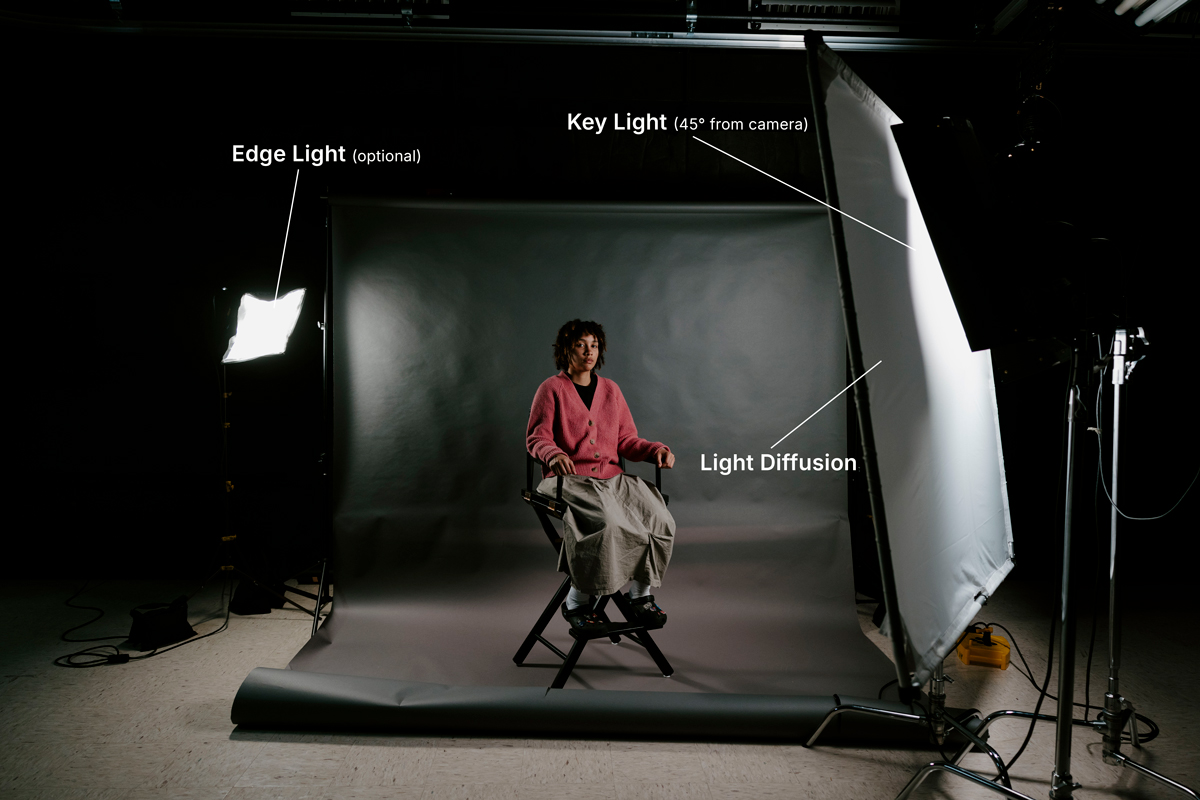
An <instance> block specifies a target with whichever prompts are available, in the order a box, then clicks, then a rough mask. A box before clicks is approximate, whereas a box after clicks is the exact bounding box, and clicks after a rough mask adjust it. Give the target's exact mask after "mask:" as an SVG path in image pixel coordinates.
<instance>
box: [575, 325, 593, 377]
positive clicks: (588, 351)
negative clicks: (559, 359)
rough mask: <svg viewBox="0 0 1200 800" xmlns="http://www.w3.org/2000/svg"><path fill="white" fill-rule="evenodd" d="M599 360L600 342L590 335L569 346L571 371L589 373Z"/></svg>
mask: <svg viewBox="0 0 1200 800" xmlns="http://www.w3.org/2000/svg"><path fill="white" fill-rule="evenodd" d="M599 358H600V342H598V341H596V337H595V336H592V335H591V334H590V333H589V334H588V335H587V336H584V337H582V338H580V339H579V340H578V341H576V342H575V344H574V345H572V346H571V371H572V372H591V371H592V370H593V369H595V368H596V362H597V361H598V360H599Z"/></svg>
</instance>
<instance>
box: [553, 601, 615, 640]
mask: <svg viewBox="0 0 1200 800" xmlns="http://www.w3.org/2000/svg"><path fill="white" fill-rule="evenodd" d="M562 615H563V619H565V620H566V621H567V622H569V623H571V627H572V628H574V629H575V630H578V631H585V632H587V633H588V634H591V633H592V632H593V631H606V630H608V628H607V625H608V623H606V622H605V621H604V620H603V619H601V618H600V615H599V614H597V613H596V612H595V611H593V610H592V607H591V605H582V606H578V607H577V608H567V604H566V603H563V604H562Z"/></svg>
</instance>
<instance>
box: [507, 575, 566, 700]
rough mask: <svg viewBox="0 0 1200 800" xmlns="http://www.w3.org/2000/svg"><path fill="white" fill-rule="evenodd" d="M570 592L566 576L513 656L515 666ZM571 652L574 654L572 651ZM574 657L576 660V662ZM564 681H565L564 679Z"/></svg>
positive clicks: (522, 658) (527, 652)
mask: <svg viewBox="0 0 1200 800" xmlns="http://www.w3.org/2000/svg"><path fill="white" fill-rule="evenodd" d="M569 591H571V577H570V576H569V575H568V576H567V577H566V578H563V582H562V585H561V586H559V587H558V591H557V592H555V593H554V597H553V598H551V600H550V605H548V606H546V610H545V611H543V612H542V615H541V616H540V617H538V621H537V622H536V623H535V624H534V626H533V628H532V629H531V630H530V631H529V635H528V636H526V637H525V641H524V642H522V643H521V647H520V649H518V650H517V654H516V655H515V656H513V661H514V662H516V663H517V664H523V663H525V659H526V657H528V656H529V651H530V650H532V649H533V645H534V644H535V643H536V642H537V640H538V637H539V636H541V635H542V631H544V630H546V626H547V625H549V624H550V620H552V619H554V615H555V614H557V613H558V609H559V607H560V606H561V605H562V603H563V601H564V600H566V599H567V592H569ZM571 652H575V651H574V650H572V651H571ZM578 658H579V657H578V656H576V660H578ZM564 680H566V679H565V678H564Z"/></svg>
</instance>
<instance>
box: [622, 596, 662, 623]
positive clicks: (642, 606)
mask: <svg viewBox="0 0 1200 800" xmlns="http://www.w3.org/2000/svg"><path fill="white" fill-rule="evenodd" d="M624 597H625V600H626V602H628V603H629V610H630V612H631V613H632V614H633V619H631V620H630V622H637V623H639V624H641V625H645V626H646V627H647V628H661V627H662V626H663V625H666V624H667V612H665V611H663V610H662V609H661V608H659V607H658V603H655V602H654V595H652V594H648V595H646V596H645V597H636V598H635V597H630V596H629V595H628V594H626V595H625V596H624Z"/></svg>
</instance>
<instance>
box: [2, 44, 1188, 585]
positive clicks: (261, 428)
mask: <svg viewBox="0 0 1200 800" xmlns="http://www.w3.org/2000/svg"><path fill="white" fill-rule="evenodd" d="M2 36H3V39H2V41H0V52H2V53H3V55H2V56H0V58H2V59H3V66H4V67H5V69H6V74H8V75H10V76H19V77H17V79H16V80H15V81H10V90H9V91H8V92H7V95H6V97H5V99H4V101H3V103H4V107H5V116H6V118H7V119H8V120H9V122H8V124H7V125H6V127H5V131H4V134H3V136H4V137H5V142H4V152H5V153H6V154H8V174H9V175H11V176H12V179H11V181H10V182H9V187H8V188H9V192H8V193H7V194H8V197H7V199H6V201H5V203H6V206H7V210H6V212H5V215H4V217H5V230H6V233H7V236H6V237H5V238H6V248H5V249H6V254H7V256H8V258H7V259H6V262H7V263H8V272H9V274H11V275H13V276H14V278H15V280H13V281H12V282H11V283H10V286H11V289H10V295H9V298H10V308H12V309H15V310H16V314H15V316H16V321H15V323H14V324H12V325H10V329H11V330H12V335H13V338H14V348H15V350H16V352H17V358H16V359H15V360H14V363H13V369H12V372H11V375H10V382H11V384H12V385H14V386H20V387H22V389H23V391H22V392H21V393H20V394H19V395H18V396H17V398H16V402H17V403H19V404H20V406H21V407H22V409H23V412H22V415H21V417H20V422H19V423H18V426H17V427H18V430H19V431H20V435H19V436H18V437H17V442H18V446H17V448H16V453H15V456H14V460H15V461H16V462H17V467H18V469H19V470H20V472H21V473H22V474H23V475H27V476H30V479H29V480H28V481H27V486H26V491H25V492H24V493H23V495H22V496H21V497H20V499H19V501H18V502H19V505H20V506H21V507H22V508H23V510H24V511H26V512H27V513H26V514H25V515H24V516H28V517H30V518H31V519H32V520H33V522H31V523H29V525H30V528H31V530H30V534H31V535H30V541H31V542H32V543H33V545H34V553H35V555H34V557H33V558H32V559H31V560H30V561H29V562H28V566H27V571H28V572H29V573H32V574H38V575H59V574H63V573H64V572H67V573H72V574H95V573H103V574H117V573H120V574H133V575H158V574H165V573H174V574H187V575H203V574H205V573H207V572H208V571H210V570H211V569H212V568H213V566H214V565H215V564H216V563H217V562H219V561H221V560H222V557H221V556H220V555H219V554H218V548H217V545H216V540H217V539H218V538H219V536H220V535H221V534H223V533H224V531H225V528H224V525H225V523H224V521H223V520H224V514H225V511H224V503H225V501H226V500H227V499H233V501H234V503H235V504H236V505H235V506H234V510H235V514H234V518H235V519H236V520H238V521H239V522H238V523H237V524H238V526H239V527H238V532H239V533H240V535H242V536H243V538H245V537H250V538H257V539H258V546H257V547H256V549H257V550H258V551H259V552H260V553H261V552H265V553H267V554H268V555H266V556H260V558H261V559H263V563H264V564H265V566H263V569H268V570H273V571H276V572H283V571H286V570H288V569H298V568H300V567H302V566H304V563H303V562H305V561H306V560H307V559H309V556H310V555H315V551H316V550H317V549H318V548H317V544H316V541H317V538H318V536H317V535H318V525H317V522H316V519H317V514H316V500H315V498H316V491H317V489H316V487H317V484H316V458H317V454H318V453H319V452H320V428H319V421H320V409H321V404H320V381H321V364H320V357H319V356H320V333H319V331H318V330H317V326H316V324H315V323H316V320H317V319H318V313H317V312H318V307H317V306H318V301H317V294H316V293H317V292H318V291H319V288H320V286H321V282H322V271H323V268H324V230H323V227H322V225H323V214H324V210H323V203H322V200H321V196H322V194H323V193H324V192H325V191H326V189H330V190H332V191H335V192H342V193H369V194H385V195H407V196H440V197H446V196H453V197H494V198H530V199H534V198H536V199H564V200H565V199H595V200H606V199H609V200H625V201H632V200H672V199H678V200H693V201H695V200H724V201H754V200H794V199H798V198H797V197H796V195H795V194H794V193H792V192H791V191H790V190H788V189H786V188H785V187H782V186H780V185H779V184H777V183H775V182H773V181H770V180H768V179H766V178H764V177H763V176H761V175H759V174H757V173H754V172H752V171H750V170H748V169H746V168H744V167H741V166H739V165H737V164H734V163H732V162H730V161H729V160H728V159H725V158H724V157H722V156H720V155H719V154H716V153H714V152H713V151H712V150H710V149H709V148H707V147H705V146H704V145H702V144H700V143H698V142H695V141H693V140H692V139H691V138H690V137H689V136H687V135H685V134H681V133H669V134H654V135H646V136H642V137H635V136H631V135H628V134H625V135H620V136H618V135H613V134H612V133H611V132H609V133H606V134H605V135H600V136H593V135H591V134H587V135H582V134H569V133H568V132H567V131H566V130H565V128H566V125H565V121H566V115H567V113H568V111H571V112H575V111H581V112H584V113H586V114H592V115H601V114H605V115H611V114H612V113H613V112H617V111H620V112H625V111H628V112H630V113H633V114H638V113H645V112H649V113H655V114H657V113H666V114H668V115H675V114H687V115H693V116H703V117H714V116H718V117H720V116H723V117H726V118H741V119H747V120H748V119H752V118H762V117H774V118H789V117H795V116H803V115H806V114H808V113H809V111H808V103H807V89H806V86H805V82H804V73H803V52H774V51H753V52H743V51H738V52H734V51H712V50H700V49H684V48H643V47H629V48H626V47H595V46H593V47H578V48H568V47H564V46H557V45H487V44H477V45H467V44H423V45H412V44H397V43H381V42H361V41H353V42H351V41H330V40H307V41H273V40H266V39H252V38H237V39H224V40H218V39H214V38H186V37H143V36H134V35H112V34H106V35H96V34H91V35H85V34H74V33H70V32H65V31H61V30H57V31H56V30H50V31H46V30H30V29H24V28H16V27H9V28H7V29H5V30H4V31H3V32H2ZM844 57H845V59H846V60H847V61H848V63H850V65H851V66H852V67H853V68H854V69H855V70H857V71H858V72H859V73H860V74H861V75H862V77H863V78H864V79H865V80H866V82H867V83H868V84H869V85H870V86H872V87H873V88H874V89H875V90H876V91H877V92H878V93H879V94H880V95H881V96H882V97H883V99H884V100H885V101H886V102H887V103H889V104H890V105H891V106H892V107H893V108H894V109H895V110H896V111H897V112H898V113H899V114H900V116H901V117H903V118H906V119H907V118H910V117H914V116H929V115H935V116H936V115H941V114H958V115H962V116H967V117H969V118H971V119H972V120H973V122H974V123H975V127H976V130H977V132H978V134H979V137H980V140H981V142H982V143H983V145H984V148H985V150H988V151H989V152H996V151H1000V150H1002V149H1003V148H1004V147H1005V146H1006V145H1007V143H1008V142H1010V141H1011V140H1012V137H1013V135H1014V132H1015V121H1014V116H1013V111H1014V109H1015V107H1016V103H1017V100H1018V97H1017V96H1016V94H1015V87H1016V86H1017V78H1016V74H1017V71H1018V70H1019V66H1020V65H1019V60H1018V56H1017V55H1014V54H1012V53H989V52H984V51H977V52H971V53H964V52H954V53H889V54H878V53H859V52H848V53H845V54H844ZM1188 63H1189V62H1187V61H1178V60H1172V59H1166V58H1155V57H1153V56H1145V57H1140V58H1138V59H1132V58H1128V57H1123V56H1121V55H1120V54H1111V53H1110V54H1107V55H1105V54H1091V55H1085V54H1076V55H1069V56H1068V57H1067V58H1065V59H1064V60H1063V62H1062V63H1061V64H1060V66H1059V67H1058V68H1057V69H1058V72H1057V73H1056V83H1055V84H1054V91H1055V94H1054V95H1053V96H1054V99H1055V101H1056V102H1057V103H1058V105H1059V107H1060V108H1061V110H1062V114H1063V119H1064V126H1063V128H1062V131H1061V137H1060V143H1059V146H1058V148H1057V151H1056V152H1054V153H1053V154H1051V155H1052V158H1050V159H1048V160H1047V162H1046V164H1045V167H1044V168H1039V169H1035V170H1033V171H1032V173H1031V174H1025V175H1023V176H1020V180H1019V181H1015V184H1016V186H1017V187H1018V191H1017V193H1016V194H1017V196H1018V197H1020V196H1021V193H1022V192H1024V196H1026V197H1027V198H1028V199H1029V202H1030V204H1031V205H1036V206H1037V210H1038V213H1039V214H1041V215H1043V216H1044V217H1046V218H1056V219H1066V220H1068V221H1070V222H1072V223H1074V224H1075V225H1076V226H1078V227H1080V228H1081V229H1086V231H1087V234H1088V235H1089V236H1108V237H1111V238H1117V239H1125V240H1127V241H1129V242H1131V243H1132V245H1133V246H1132V247H1131V250H1130V252H1132V253H1134V254H1135V256H1136V257H1135V258H1134V259H1133V260H1132V263H1130V264H1129V265H1128V268H1127V269H1126V270H1124V271H1123V272H1122V273H1121V283H1122V286H1121V289H1122V291H1123V292H1124V293H1125V294H1126V295H1127V304H1128V309H1129V313H1130V319H1132V320H1134V321H1136V322H1138V323H1140V324H1145V325H1147V327H1148V328H1149V329H1150V330H1151V334H1152V336H1151V338H1152V341H1154V346H1153V352H1154V356H1153V357H1152V360H1149V361H1147V362H1146V363H1145V364H1144V365H1143V366H1142V367H1139V373H1138V374H1137V377H1136V378H1135V381H1136V385H1134V386H1133V387H1132V388H1131V399H1130V408H1131V409H1133V411H1131V414H1130V417H1131V421H1130V422H1129V425H1128V429H1127V432H1128V435H1129V437H1130V438H1128V439H1127V440H1126V441H1128V442H1130V443H1131V444H1129V445H1128V446H1129V448H1130V449H1129V450H1127V453H1129V454H1130V455H1129V458H1130V459H1131V464H1133V463H1136V464H1137V469H1133V468H1131V469H1130V470H1129V472H1130V477H1129V482H1128V483H1126V484H1125V485H1124V488H1123V494H1124V495H1125V496H1127V497H1128V498H1129V505H1130V507H1131V508H1132V509H1133V510H1134V511H1156V510H1160V509H1161V510H1165V509H1162V507H1163V506H1165V505H1169V502H1173V501H1174V499H1175V498H1177V497H1178V496H1179V494H1180V493H1181V492H1182V490H1183V488H1184V487H1185V486H1186V483H1187V479H1190V474H1191V473H1190V470H1194V469H1195V466H1196V464H1197V461H1198V458H1197V456H1196V455H1195V444H1196V434H1195V433H1194V431H1193V430H1192V429H1191V428H1190V426H1189V425H1188V424H1187V422H1186V410H1185V409H1186V403H1187V399H1186V397H1187V396H1186V393H1185V390H1184V389H1183V388H1182V385H1183V384H1182V380H1183V378H1184V377H1185V376H1186V374H1187V372H1188V368H1187V365H1188V363H1189V359H1188V355H1189V354H1188V352H1187V347H1186V339H1185V337H1186V335H1187V333H1188V327H1189V325H1190V318H1191V316H1192V314H1193V313H1194V312H1192V303H1193V302H1194V301H1193V298H1194V296H1195V289H1196V279H1195V277H1194V275H1193V272H1192V271H1191V270H1188V269H1186V268H1184V265H1187V264H1189V263H1192V262H1194V257H1189V256H1190V255H1191V254H1190V252H1189V246H1190V245H1189V243H1188V240H1187V236H1188V235H1189V233H1190V225H1191V222H1190V220H1193V219H1194V218H1195V213H1196V203H1195V199H1194V193H1193V191H1192V189H1191V187H1192V186H1194V185H1195V164H1194V161H1195V159H1194V157H1192V158H1188V157H1187V155H1186V154H1187V153H1188V152H1189V150H1188V146H1189V144H1190V143H1189V142H1188V139H1187V138H1186V137H1188V136H1189V135H1190V129H1189V128H1188V127H1187V126H1186V125H1184V124H1183V120H1184V116H1183V115H1184V114H1185V113H1186V112H1187V110H1188V109H1187V105H1188V104H1187V103H1186V102H1185V101H1184V100H1183V98H1184V97H1185V96H1186V86H1187V85H1188V83H1187V81H1188V79H1187V69H1188V68H1189V67H1188ZM1193 63H1194V62H1193ZM708 138H709V141H712V142H713V143H714V144H717V145H718V146H722V147H725V148H727V149H730V150H732V151H735V152H737V154H738V155H739V156H741V157H743V158H745V159H746V160H747V161H750V162H751V163H754V164H756V165H758V166H760V167H761V168H763V169H764V170H766V171H768V172H770V173H771V174H773V175H777V176H778V177H780V178H781V179H783V180H785V181H788V182H789V183H792V184H793V185H796V186H798V187H799V188H801V189H803V190H805V191H807V192H810V193H812V194H816V195H818V196H819V195H820V194H821V189H820V187H821V181H820V170H819V163H818V161H817V157H816V151H815V147H814V146H813V142H812V139H811V137H808V136H805V135H803V134H801V135H796V134H764V135H758V136H748V135H745V134H741V135H738V134H710V135H709V137H708ZM236 143H244V144H248V145H250V144H259V145H272V146H281V147H290V146H291V144H293V143H295V144H300V145H303V144H305V143H308V144H313V145H319V144H325V143H331V144H337V145H345V146H347V147H348V148H350V147H358V148H361V149H367V150H374V149H379V148H384V149H394V150H411V149H412V148H419V149H420V151H421V163H420V165H399V166H383V167H375V168H366V167H359V166H345V167H338V166H331V165H327V166H323V167H321V168H314V167H304V168H303V169H302V170H301V175H300V183H299V189H298V192H297V198H296V211H295V218H294V219H293V221H292V227H291V233H290V240H289V245H288V255H287V260H286V262H285V264H284V269H283V279H282V287H281V289H282V290H283V291H287V290H288V289H291V288H295V287H299V286H305V287H308V289H309V290H310V298H309V302H308V303H307V304H306V307H305V311H304V313H303V315H302V317H301V320H300V322H299V324H298V326H297V333H296V335H295V337H294V340H293V345H292V347H291V348H290V349H289V351H288V353H287V354H285V355H284V356H279V357H275V358H273V359H267V360H263V361H259V362H253V363H251V364H243V365H236V366H234V367H230V368H229V370H228V373H227V376H228V380H229V388H230V390H231V391H232V392H233V395H232V397H230V398H229V420H230V421H231V423H232V425H231V427H230V429H229V433H230V447H231V449H230V471H229V477H230V478H231V479H232V480H233V482H234V484H235V486H236V489H235V491H234V492H233V493H232V494H231V495H230V497H229V498H226V497H225V496H224V494H223V492H222V491H221V484H222V480H223V479H224V476H223V475H222V473H221V469H220V466H219V464H220V427H219V423H220V414H219V397H218V374H217V369H218V367H217V363H216V362H217V356H218V355H219V352H220V350H221V349H222V346H223V344H222V343H221V342H220V336H219V335H218V334H219V333H220V332H219V331H218V329H219V328H220V327H221V326H220V325H218V324H217V323H215V322H214V314H213V298H214V294H216V293H218V292H219V290H220V289H221V288H222V287H227V288H228V291H229V292H230V293H234V294H239V293H240V292H242V291H256V292H259V293H265V292H270V291H273V289H274V283H275V277H276V272H277V270H278V269H279V257H280V250H281V247H282V243H283V235H284V230H285V227H286V225H287V213H288V203H289V198H290V196H291V191H292V182H293V179H294V177H295V171H294V168H293V167H292V166H291V165H288V164H281V165H274V166H271V167H261V166H257V165H253V164H240V165H235V164H232V163H231V160H230V154H231V148H232V145H233V144H236ZM1014 180H1015V179H1014ZM1077 274H1079V275H1082V278H1081V279H1082V280H1086V279H1087V274H1088V272H1087V270H1086V268H1085V269H1083V270H1082V271H1079V272H1077ZM1059 373H1061V368H1059V369H1058V371H1047V372H1044V373H1042V374H1040V375H1037V376H1034V377H1032V378H1029V379H1027V380H1025V381H1022V382H1020V383H1014V384H1011V385H1007V386H1002V387H1001V388H1000V391H999V395H1000V404H1001V414H1002V420H1001V423H1002V430H1003V435H1004V442H1005V453H1006V458H1007V460H1008V476H1009V490H1010V496H1011V501H1012V508H1013V518H1014V528H1015V531H1016V536H1017V543H1018V554H1019V555H1018V571H1019V572H1020V571H1029V572H1031V573H1036V572H1038V571H1047V572H1052V571H1053V560H1054V553H1055V550H1056V547H1057V541H1058V535H1059V534H1058V525H1057V523H1055V522H1054V513H1055V512H1054V509H1055V505H1056V500H1055V494H1056V484H1057V467H1058V454H1059V451H1060V442H1061V439H1060V429H1061V414H1060V409H1061V404H1062V387H1063V385H1064V384H1065V374H1063V375H1060V374H1059ZM1081 436H1082V434H1081ZM1085 441H1088V440H1086V437H1085ZM1088 443H1089V444H1090V445H1091V446H1092V448H1093V449H1094V443H1092V442H1090V441H1088ZM1135 443H1136V444H1135ZM1139 448H1140V449H1139ZM1091 457H1093V458H1094V455H1093V456H1091ZM1135 459H1136V460H1135ZM1090 463H1091V466H1090V467H1087V466H1086V465H1085V466H1081V472H1083V471H1085V467H1086V470H1090V471H1089V472H1087V475H1086V476H1085V477H1084V478H1081V484H1088V486H1087V494H1088V502H1090V494H1091V486H1090V482H1091V481H1092V478H1093V477H1094V469H1095V462H1094V461H1092V462H1090ZM1081 491H1083V490H1082V489H1081ZM1196 502H1197V501H1196V500H1195V498H1194V497H1191V498H1189V499H1188V500H1186V501H1185V502H1184V504H1183V505H1182V506H1181V507H1180V508H1179V509H1178V510H1177V511H1176V513H1175V514H1174V515H1172V518H1170V519H1168V520H1166V521H1164V522H1161V523H1138V524H1139V525H1141V526H1143V527H1142V528H1140V529H1138V530H1140V531H1141V533H1140V535H1141V536H1142V537H1144V541H1146V542H1153V543H1154V545H1153V546H1152V547H1146V548H1141V549H1140V550H1139V551H1138V553H1135V554H1134V555H1135V558H1136V559H1141V561H1139V562H1138V563H1141V564H1142V565H1143V566H1145V565H1146V564H1154V565H1155V568H1156V569H1158V570H1160V571H1162V572H1163V573H1170V572H1171V571H1172V570H1176V571H1178V570H1179V569H1181V568H1180V567H1178V566H1171V565H1172V564H1177V563H1178V561H1179V559H1176V558H1171V557H1170V556H1171V554H1172V553H1175V552H1176V551H1177V550H1178V548H1179V547H1180V546H1181V539H1182V536H1181V534H1180V533H1179V531H1180V528H1181V526H1182V527H1184V528H1186V520H1187V519H1188V518H1189V517H1190V516H1192V515H1193V514H1194V511H1195V509H1196V506H1195V503H1196ZM12 513H13V514H14V515H15V513H16V512H15V510H14V512H12ZM1163 564H1167V565H1168V566H1162V565H1163Z"/></svg>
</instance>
